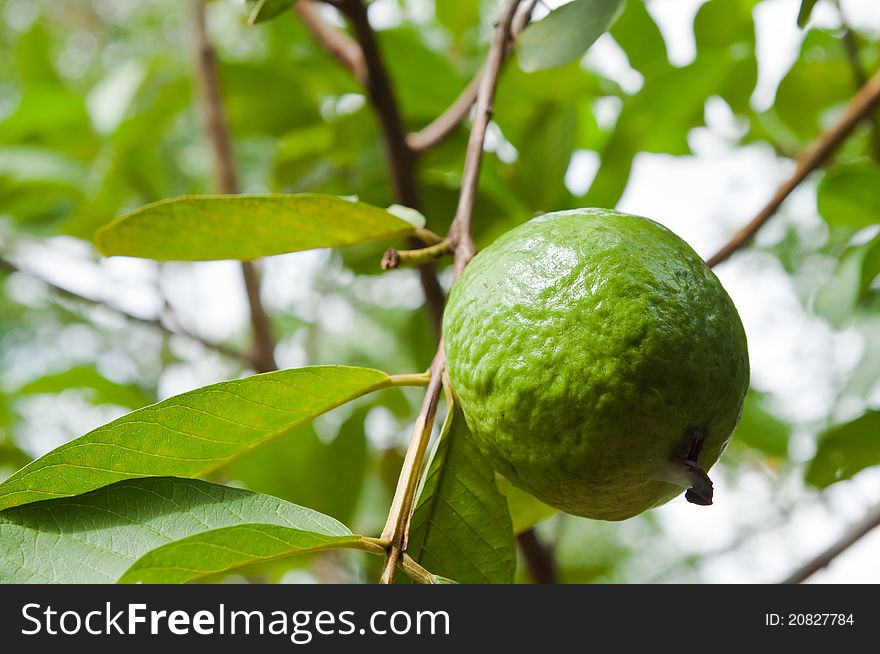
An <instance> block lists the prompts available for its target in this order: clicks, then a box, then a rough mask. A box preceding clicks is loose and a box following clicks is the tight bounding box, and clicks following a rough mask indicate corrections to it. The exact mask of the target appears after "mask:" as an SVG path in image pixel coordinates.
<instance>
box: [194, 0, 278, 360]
mask: <svg viewBox="0 0 880 654" xmlns="http://www.w3.org/2000/svg"><path fill="white" fill-rule="evenodd" d="M193 23H194V26H195V37H196V71H197V77H198V83H199V89H200V91H201V101H202V114H203V119H204V124H205V134H206V136H207V138H208V141H209V142H210V144H211V149H212V150H213V153H214V174H215V178H216V186H217V190H218V191H219V192H220V193H225V194H230V195H231V194H235V193H238V180H237V176H236V174H235V163H234V159H233V155H232V140H231V139H230V137H229V127H228V125H227V121H226V116H225V114H224V111H223V97H222V95H221V93H220V76H219V74H218V72H217V55H216V53H215V52H214V46H213V45H212V44H211V41H210V39H209V38H208V30H207V26H206V25H205V0H193ZM241 275H242V279H243V280H244V286H245V291H246V292H247V299H248V306H249V307H250V320H251V329H252V330H253V352H252V354H251V360H252V361H253V365H254V367H255V368H256V370H257V372H268V371H270V370H277V369H278V365H277V363H276V362H275V354H274V351H275V339H274V337H273V335H272V326H271V323H270V321H269V317H268V316H267V315H266V310H265V309H264V308H263V301H262V299H261V297H260V277H259V274H258V272H257V270H256V267H255V266H254V264H253V263H252V262H250V261H242V262H241Z"/></svg>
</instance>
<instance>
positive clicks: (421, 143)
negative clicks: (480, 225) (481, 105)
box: [406, 0, 538, 153]
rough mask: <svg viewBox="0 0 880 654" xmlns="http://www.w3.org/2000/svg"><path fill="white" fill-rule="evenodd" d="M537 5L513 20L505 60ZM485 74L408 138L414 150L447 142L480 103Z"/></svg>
mask: <svg viewBox="0 0 880 654" xmlns="http://www.w3.org/2000/svg"><path fill="white" fill-rule="evenodd" d="M536 4H538V0H529V2H527V3H525V5H524V6H523V8H522V9H521V10H520V11H519V13H518V14H517V16H516V18H515V19H514V22H513V26H512V28H511V31H510V38H509V39H508V43H507V46H506V47H505V50H504V54H505V57H506V55H507V54H508V53H509V52H510V49H511V46H512V42H513V40H514V39H516V37H517V35H519V33H520V32H522V31H523V30H524V29H525V27H526V25H528V24H529V21H530V20H531V18H532V11H533V10H534V8H535V5H536ZM483 72H484V68H481V69H480V70H479V72H478V73H477V74H476V75H475V76H474V77H473V79H471V81H470V82H469V83H468V85H467V86H466V87H465V89H464V90H463V91H462V92H461V94H460V95H459V96H458V97H457V98H456V99H455V101H454V102H453V103H452V104H451V105H449V108H447V109H446V111H444V112H443V113H442V114H440V115H439V116H437V118H435V119H434V120H433V121H431V122H430V123H429V124H428V125H426V126H425V127H423V128H422V129H420V130H418V131H417V132H411V133H410V134H409V135H408V136H407V137H406V140H407V143H408V144H409V147H410V148H411V149H412V150H414V151H415V152H418V153H421V152H425V151H426V150H430V149H431V148H433V147H436V146H437V145H439V144H440V143H442V142H443V141H445V140H446V139H447V138H448V137H449V136H450V135H451V134H452V133H453V132H454V131H455V129H456V128H457V127H458V126H459V125H460V124H461V122H462V121H463V120H464V119H465V117H466V116H467V115H468V112H469V111H470V110H471V107H473V106H474V102H476V100H477V92H478V91H479V89H480V80H481V79H482V78H483Z"/></svg>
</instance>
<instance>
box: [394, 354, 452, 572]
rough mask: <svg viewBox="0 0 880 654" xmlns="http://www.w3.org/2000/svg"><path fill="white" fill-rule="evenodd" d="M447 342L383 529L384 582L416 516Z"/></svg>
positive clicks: (433, 373)
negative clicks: (413, 515) (385, 546)
mask: <svg viewBox="0 0 880 654" xmlns="http://www.w3.org/2000/svg"><path fill="white" fill-rule="evenodd" d="M444 365H445V360H444V357H443V346H442V345H441V346H440V347H439V348H438V349H437V354H436V355H435V356H434V361H433V362H432V363H431V381H430V382H428V387H427V389H426V390H425V399H424V400H423V401H422V408H421V410H420V411H419V415H418V417H417V418H416V424H415V427H414V429H413V436H412V439H410V442H409V447H408V448H407V450H406V456H405V457H404V460H403V466H402V467H401V470H400V477H399V478H398V480H397V488H396V490H395V492H394V499H393V500H392V502H391V508H390V509H389V511H388V521H387V522H386V523H385V528H384V529H383V530H382V536H381V539H382V540H383V541H386V542H388V543H389V547H388V552H387V554H386V557H385V565H384V567H383V568H382V575H381V577H380V578H379V583H380V584H390V583H393V582H394V573H395V572H396V571H397V564H398V563H399V562H400V558H401V556H402V555H403V550H404V549H406V537H407V532H408V530H409V521H410V517H411V516H412V511H413V507H414V505H415V500H416V491H417V490H418V486H419V479H420V477H421V472H422V468H423V467H424V466H423V464H424V460H425V453H426V452H427V450H428V442H429V441H430V440H431V432H432V430H433V428H434V418H435V416H436V415H437V404H438V403H439V401H440V392H441V389H442V387H443V384H442V379H443V367H444Z"/></svg>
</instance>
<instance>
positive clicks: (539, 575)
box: [516, 529, 557, 584]
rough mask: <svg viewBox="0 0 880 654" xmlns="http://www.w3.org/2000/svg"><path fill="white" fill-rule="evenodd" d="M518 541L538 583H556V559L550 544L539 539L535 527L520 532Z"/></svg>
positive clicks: (533, 577)
mask: <svg viewBox="0 0 880 654" xmlns="http://www.w3.org/2000/svg"><path fill="white" fill-rule="evenodd" d="M516 542H517V544H518V545H519V551H520V552H522V555H523V557H524V558H525V560H526V564H527V565H528V568H529V572H530V573H531V575H532V580H533V581H534V582H535V583H536V584H555V583H556V582H557V577H556V561H555V560H554V557H553V552H552V550H551V549H550V546H549V545H546V544H545V543H542V542H541V541H540V540H538V535H537V534H536V533H535V530H534V529H526V530H525V531H524V532H522V533H520V534H518V535H517V537H516Z"/></svg>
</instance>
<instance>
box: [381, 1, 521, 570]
mask: <svg viewBox="0 0 880 654" xmlns="http://www.w3.org/2000/svg"><path fill="white" fill-rule="evenodd" d="M519 4H520V0H508V2H507V4H506V5H505V7H504V12H503V15H502V17H501V20H500V21H499V23H498V27H497V28H496V31H495V38H494V39H493V41H492V46H491V48H490V50H489V56H488V59H487V61H486V67H485V70H486V74H485V75H484V76H483V78H482V80H481V83H480V91H479V96H478V98H477V106H476V110H475V112H474V121H473V126H472V127H471V135H470V138H469V140H468V150H467V153H466V156H465V165H464V174H463V176H462V178H463V180H464V181H463V183H462V187H461V193H460V195H459V199H458V207H457V209H456V212H455V218H454V219H453V221H452V225H451V226H450V228H449V237H450V238H451V240H452V242H453V244H454V245H455V251H454V256H455V267H454V271H455V274H454V277H455V279H456V280H457V279H458V277H459V276H460V275H461V271H462V270H464V267H465V266H466V265H467V263H468V261H470V259H471V258H472V257H473V255H474V245H473V241H472V239H471V236H470V222H471V214H472V212H473V207H474V197H475V195H476V192H477V181H478V179H479V172H480V171H479V168H480V164H481V162H482V152H483V140H484V137H485V134H486V127H487V126H488V124H489V119H490V118H491V114H492V110H491V107H492V102H493V99H494V97H495V88H496V86H497V83H498V75H499V73H500V71H501V60H502V58H503V56H504V52H503V51H504V48H505V44H506V42H507V39H508V35H509V33H510V28H511V24H512V22H513V18H514V15H515V14H516V9H517V7H518V6H519ZM445 365H446V360H445V357H444V355H443V345H442V344H441V345H440V347H438V349H437V354H436V355H435V356H434V361H433V362H432V363H431V383H430V384H428V388H427V391H426V392H425V399H424V402H423V403H422V409H421V411H420V412H419V416H418V418H417V419H416V426H415V429H414V431H413V436H412V439H411V440H410V443H409V447H408V448H407V453H406V458H405V459H404V464H403V468H402V469H401V472H400V478H399V479H398V483H397V490H396V491H395V493H394V500H393V501H392V504H391V510H390V511H389V513H388V521H387V522H386V523H385V529H384V530H383V532H382V540H384V541H387V542H388V543H389V546H388V552H387V554H386V557H385V565H384V566H383V568H382V576H381V577H380V580H379V581H380V583H384V584H390V583H392V582H393V581H394V574H395V572H396V570H397V564H398V562H399V561H400V557H401V555H402V552H403V550H405V549H406V540H407V531H408V529H409V521H410V518H411V516H412V511H413V508H414V505H415V499H416V490H417V488H418V484H419V479H420V478H421V474H422V462H423V459H424V452H425V451H426V450H427V447H428V441H429V440H430V437H431V430H432V427H433V422H434V414H435V412H436V409H437V403H438V402H439V400H440V393H441V390H442V386H443V385H442V376H443V371H444V368H445Z"/></svg>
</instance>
